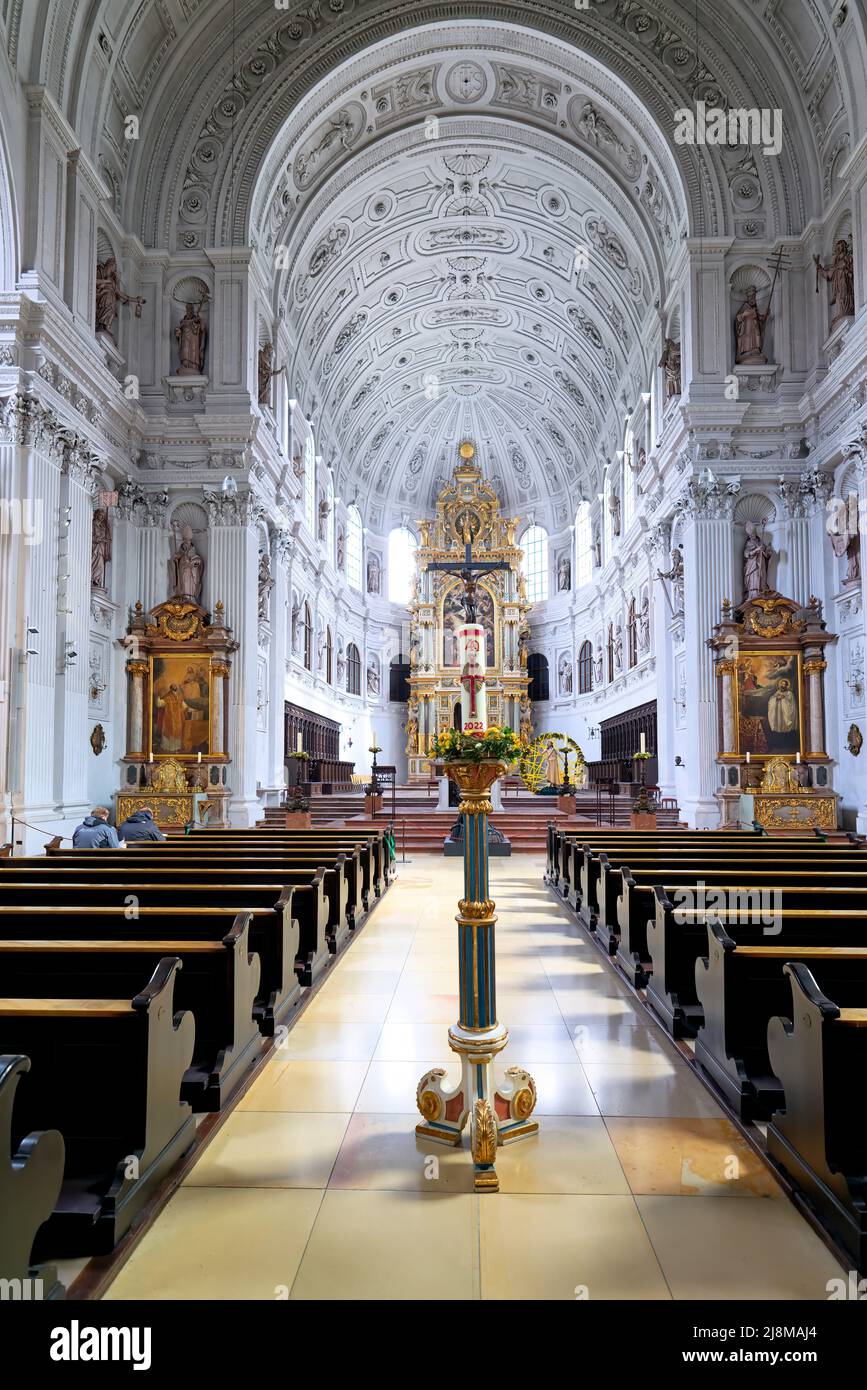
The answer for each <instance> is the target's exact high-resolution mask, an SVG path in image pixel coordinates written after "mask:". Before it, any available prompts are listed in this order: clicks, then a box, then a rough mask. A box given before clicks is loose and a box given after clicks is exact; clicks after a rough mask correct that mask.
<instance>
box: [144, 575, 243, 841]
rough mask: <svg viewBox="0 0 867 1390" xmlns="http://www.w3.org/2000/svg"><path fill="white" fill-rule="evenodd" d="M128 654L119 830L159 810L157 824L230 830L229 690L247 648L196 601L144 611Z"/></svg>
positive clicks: (219, 615)
mask: <svg viewBox="0 0 867 1390" xmlns="http://www.w3.org/2000/svg"><path fill="white" fill-rule="evenodd" d="M120 645H121V646H123V647H124V648H125V650H126V652H127V662H126V672H127V682H128V685H127V724H126V730H127V732H126V753H125V755H124V757H123V759H122V763H123V765H124V772H123V774H122V775H123V781H124V785H123V786H122V787H121V788H120V790H119V791H118V793H117V797H116V817H117V822H118V824H120V822H121V821H122V820H123V819H124V818H125V817H126V816H128V815H130V814H131V813H132V812H133V811H136V810H139V809H141V808H142V807H144V806H150V808H151V809H152V811H153V813H154V819H155V820H156V822H157V824H158V825H160V826H162V827H163V828H164V829H168V828H176V829H177V828H180V827H181V826H183V825H186V824H188V823H190V822H191V821H202V822H204V821H206V822H207V823H208V824H209V825H214V826H222V825H228V805H229V797H230V794H231V788H230V787H229V786H228V784H227V782H228V766H229V764H230V763H231V757H230V754H229V727H228V712H229V701H228V684H229V674H230V671H231V660H230V657H231V655H232V653H233V652H235V651H237V648H238V643H237V642H235V641H234V640H233V638H232V633H231V629H230V628H228V627H226V625H225V622H224V620H223V605H222V603H217V604H216V605H215V611H214V613H213V615H211V614H209V613H207V612H206V611H205V609H204V608H202V607H201V606H200V605H199V604H198V603H196V602H194V601H193V600H192V599H190V598H184V597H176V598H171V599H169V600H168V602H166V603H160V604H158V605H157V606H156V608H154V609H153V610H152V611H151V612H150V613H146V612H145V611H144V609H143V608H142V605H141V604H140V603H137V604H136V606H135V609H134V610H133V613H132V619H131V622H130V624H129V628H128V630H127V634H126V636H124V637H122V638H121V639H120Z"/></svg>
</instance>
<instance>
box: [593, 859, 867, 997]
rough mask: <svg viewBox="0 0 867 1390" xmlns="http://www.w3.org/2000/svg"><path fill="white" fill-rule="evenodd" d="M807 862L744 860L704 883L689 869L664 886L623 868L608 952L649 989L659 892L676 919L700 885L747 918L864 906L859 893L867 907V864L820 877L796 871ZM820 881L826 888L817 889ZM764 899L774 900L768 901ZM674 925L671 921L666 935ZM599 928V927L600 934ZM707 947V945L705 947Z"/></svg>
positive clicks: (712, 872)
mask: <svg viewBox="0 0 867 1390" xmlns="http://www.w3.org/2000/svg"><path fill="white" fill-rule="evenodd" d="M802 863H803V860H801V859H799V858H798V857H796V858H795V859H784V858H780V857H779V856H777V855H771V856H769V858H768V861H767V867H766V865H765V863H764V862H763V863H762V865H761V867H760V868H754V867H753V863H752V862H749V863H748V862H747V861H741V862H739V863H735V864H732V865H730V866H724V867H720V868H713V869H705V870H703V872H702V874H701V878H700V880H698V881H697V880H696V877H695V875H694V873H692V872H691V871H689V872H687V871H686V870H679V871H675V872H673V873H672V872H669V873H666V875H665V882H664V883H662V884H660V882H659V872H658V870H656V869H653V870H647V869H635V870H633V869H632V868H630V867H628V866H626V865H624V866H623V868H622V870H621V871H620V883H621V885H622V887H621V893H620V896H619V898H618V899H617V907H616V912H617V926H616V928H615V929H613V930H612V929H606V930H607V936H608V949H609V952H611V953H612V954H613V955H614V959H615V961H616V962H617V964H618V966H619V967H620V969H621V970H622V971H623V972H624V974H625V975H626V977H627V978H628V979H629V981H630V983H631V984H633V985H635V986H636V988H638V989H641V988H643V987H644V986H645V985H646V984H647V980H648V976H649V975H650V973H651V971H652V969H653V962H652V961H651V959H650V948H649V945H648V939H647V928H648V922H649V920H650V919H651V917H653V916H655V906H656V895H655V889H656V888H657V887H661V888H662V891H663V892H664V894H665V896H666V898H667V899H668V900H669V901H671V903H672V904H673V912H674V914H675V915H677V914H678V913H679V909H680V907H681V906H683V904H684V903H687V904H690V905H691V906H693V907H694V906H696V905H697V903H696V889H697V888H698V886H699V883H700V884H701V886H702V890H703V891H705V895H706V897H707V898H708V899H712V898H713V896H714V894H719V893H722V894H724V895H725V901H726V902H727V903H728V904H729V905H732V906H737V905H739V904H740V905H741V906H742V907H743V911H744V913H745V914H751V915H753V916H755V915H757V914H758V912H759V911H760V910H764V909H765V908H766V907H770V908H771V910H773V905H774V903H775V902H778V904H779V906H781V907H786V906H788V907H809V906H810V905H811V903H812V904H815V905H817V906H819V907H823V906H828V907H834V906H852V907H857V906H858V905H859V894H860V895H861V899H862V901H864V902H867V863H865V864H864V867H863V869H861V870H858V871H856V870H855V869H853V868H849V869H845V870H839V871H837V870H834V869H829V870H826V869H825V868H824V866H823V867H822V871H821V873H820V872H819V871H817V869H816V868H802V867H797V866H798V865H800V864H802ZM820 879H821V883H822V887H821V888H820V887H818V886H817V885H818V882H819V880H820ZM817 893H825V895H826V897H827V899H828V901H827V902H822V901H820V900H819V899H818V898H817V897H816V894H817ZM762 894H769V895H770V898H769V899H768V900H767V902H766V901H765V900H763V898H762ZM670 924H671V919H670V917H667V918H666V923H665V926H666V931H667V930H668V928H669V926H670ZM598 930H599V928H598V927H597V931H598ZM701 945H702V947H703V946H704V941H702V942H701Z"/></svg>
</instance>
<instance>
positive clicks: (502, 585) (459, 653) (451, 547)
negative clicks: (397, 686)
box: [406, 440, 532, 782]
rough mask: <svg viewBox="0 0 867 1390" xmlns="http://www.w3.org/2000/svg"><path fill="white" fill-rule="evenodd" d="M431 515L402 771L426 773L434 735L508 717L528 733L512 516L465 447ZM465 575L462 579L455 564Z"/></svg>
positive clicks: (415, 618)
mask: <svg viewBox="0 0 867 1390" xmlns="http://www.w3.org/2000/svg"><path fill="white" fill-rule="evenodd" d="M458 456H459V458H458V464H457V467H456V468H455V471H454V475H453V477H452V480H451V482H450V483H449V485H448V486H447V487H445V488H443V490H442V492H441V493H440V494H439V497H438V498H437V509H436V519H435V520H434V521H429V520H421V521H418V522H417V523H416V524H417V526H418V530H419V538H420V544H419V548H418V551H417V553H416V565H417V574H416V578H415V584H414V590H413V599H412V602H411V604H410V673H409V685H410V697H409V704H408V716H407V723H406V729H407V745H406V752H407V756H408V760H409V779H410V781H411V782H413V781H423V780H425V781H426V780H427V779H428V778H429V776H430V770H429V755H430V752H431V750H432V747H433V743H434V740H435V739H436V737H437V735H438V734H440V733H442V732H444V730H446V729H448V728H462V729H466V730H479V731H481V730H484V729H485V728H486V727H488V726H489V725H491V724H508V725H509V727H510V728H513V729H515V730H516V731H521V732H523V733H525V734H529V733H530V732H531V728H532V726H531V722H530V699H529V694H528V690H529V684H530V680H529V675H528V672H527V637H528V636H529V626H528V623H527V614H528V613H529V611H530V607H531V605H530V604H529V602H528V601H527V597H526V589H525V584H524V579H523V575H522V573H521V561H522V559H523V551H522V550H521V549H520V547H519V546H518V545H517V544H516V543H515V530H516V528H517V526H518V523H519V520H520V518H518V517H515V518H507V517H504V516H502V515H501V512H500V502H499V498H498V497H497V494H496V492H495V491H494V489H493V488H492V487H491V486H490V485H489V484H488V483H486V482H485V481H484V479H483V477H482V471H481V468H480V467H479V465H478V463H477V462H476V449H475V445H474V444H473V443H472V442H471V441H469V440H464V442H463V443H462V444H461V445H460V446H459V448H458ZM463 571H467V572H468V573H469V574H470V581H469V584H468V585H465V581H464V578H462V572H463Z"/></svg>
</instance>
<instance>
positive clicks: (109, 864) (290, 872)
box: [0, 850, 348, 985]
mask: <svg viewBox="0 0 867 1390" xmlns="http://www.w3.org/2000/svg"><path fill="white" fill-rule="evenodd" d="M93 855H96V856H102V858H97V859H94V858H93V857H92V856H93ZM79 856H82V857H79ZM18 862H19V863H22V862H23V861H18ZM31 863H32V864H34V866H35V865H36V864H42V865H44V866H45V865H50V866H51V867H52V868H53V866H54V865H56V864H60V865H62V871H63V877H64V879H67V878H68V879H69V881H75V875H76V874H77V873H78V872H81V873H82V874H83V877H84V879H85V881H87V882H89V881H91V876H96V875H97V874H98V875H99V876H100V877H101V878H104V879H106V880H107V881H110V880H109V875H115V876H116V877H117V878H119V879H120V881H122V882H124V883H125V882H127V881H130V880H131V879H132V878H135V879H136V881H137V882H153V883H156V882H158V881H159V880H158V878H157V875H158V874H159V875H160V876H164V881H166V882H168V881H172V882H174V881H176V880H178V876H180V879H181V880H189V881H190V882H191V883H192V884H195V883H198V882H201V883H202V884H204V883H209V884H217V885H219V886H220V887H222V886H223V885H225V884H226V882H227V880H228V879H229V878H231V880H232V881H233V882H234V881H235V878H236V875H237V874H244V873H246V872H250V871H251V870H252V873H253V877H254V878H255V879H256V880H257V881H262V880H265V881H266V882H267V883H268V884H271V883H273V884H274V885H276V886H277V889H278V891H280V889H281V885H282V888H284V889H285V888H287V887H291V889H292V900H291V904H292V905H291V913H292V917H293V918H295V919H297V921H298V926H299V944H298V946H297V954H296V957H295V961H296V970H297V974H298V979H299V982H300V984H302V985H310V984H312V983H313V982H314V980H316V979H317V978H318V977H319V976H320V975H321V974H322V972H323V970H325V969H326V968H327V966H328V964H329V961H330V954H331V949H330V945H329V940H328V937H329V932H331V934H332V936H333V939H334V941H335V943H337V942H338V941H339V942H341V943H342V941H343V939H344V934H345V931H346V930H347V922H346V903H347V899H348V886H347V882H346V880H345V879H344V880H343V882H342V884H341V882H340V879H339V874H340V870H339V868H337V867H335V869H334V870H330V871H329V870H328V869H325V868H323V867H322V866H320V867H319V868H318V869H316V870H315V871H313V870H311V869H309V868H307V869H297V870H296V869H287V868H286V867H285V865H284V864H283V863H282V862H281V861H280V860H279V858H277V860H276V861H275V862H274V863H273V864H272V863H270V862H263V861H261V860H259V859H256V860H250V859H247V858H244V857H242V858H240V859H238V860H235V859H227V858H226V856H225V855H217V856H211V855H206V856H203V857H201V858H200V857H199V856H193V855H191V854H189V853H188V852H187V853H184V854H183V855H166V856H162V855H159V856H156V855H155V856H149V855H146V854H136V855H128V854H127V852H126V851H125V850H73V851H72V853H71V855H69V856H57V857H54V856H52V857H51V858H50V859H49V860H47V861H46V860H44V859H43V860H34V861H28V868H27V877H28V879H29V878H31V871H30V867H29V866H30V864H31ZM15 872H17V871H16V870H4V871H3V872H2V873H0V901H2V892H3V885H4V883H6V882H7V875H9V877H10V878H11V877H12V876H14V874H15ZM329 874H330V875H331V879H330V880H329V877H328V876H329ZM70 875H71V876H72V877H71V878H70ZM244 881H245V880H244V879H241V880H239V882H240V883H241V884H243V883H244ZM327 881H328V882H329V886H330V889H331V892H330V896H329V897H326V882H327ZM330 902H336V906H335V907H334V918H333V926H332V919H331V917H330V915H329V914H330V907H329V903H330ZM242 905H243V904H242ZM272 906H273V907H274V908H275V909H276V903H275V904H272ZM340 913H342V914H343V916H342V917H341V916H340V915H339V914H340ZM284 978H285V975H284Z"/></svg>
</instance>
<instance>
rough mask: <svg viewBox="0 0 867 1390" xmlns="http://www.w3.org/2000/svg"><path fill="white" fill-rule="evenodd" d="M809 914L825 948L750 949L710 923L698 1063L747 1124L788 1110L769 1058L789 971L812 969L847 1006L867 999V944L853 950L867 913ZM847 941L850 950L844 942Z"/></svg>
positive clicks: (865, 930)
mask: <svg viewBox="0 0 867 1390" xmlns="http://www.w3.org/2000/svg"><path fill="white" fill-rule="evenodd" d="M809 916H810V918H811V919H812V920H811V927H812V931H811V935H812V939H813V941H814V942H816V943H819V942H821V944H816V945H806V944H799V943H798V942H797V941H793V940H790V939H787V940H786V942H785V944H782V945H776V944H775V945H773V946H772V945H769V944H767V943H766V942H763V943H762V944H758V943H756V942H752V943H745V942H743V941H735V940H734V939H733V938H732V937H731V936H730V935H729V934H728V931H727V930H726V928H725V927H723V926H720V925H717V924H715V923H713V924H711V923H708V927H707V940H708V944H707V950H708V955H707V956H706V957H702V958H700V959H699V961H698V962H697V964H696V970H695V975H696V991H697V993H698V997H699V1000H700V1002H701V1004H702V1008H703V1011H704V1023H703V1025H702V1027H701V1028H700V1029H699V1031H698V1033H697V1034H696V1040H695V1060H696V1062H697V1063H698V1064H699V1065H700V1066H701V1067H702V1068H703V1069H704V1070H705V1071H706V1072H707V1074H708V1076H710V1077H711V1078H712V1079H713V1080H714V1082H715V1083H716V1085H717V1086H719V1088H720V1090H721V1091H722V1093H723V1095H724V1096H725V1097H726V1099H727V1101H728V1103H729V1104H730V1105H731V1106H732V1108H733V1109H734V1110H736V1111H737V1112H738V1113H739V1114H740V1116H741V1117H742V1118H743V1119H747V1120H750V1119H764V1118H766V1117H767V1116H768V1115H770V1114H772V1113H773V1111H774V1110H778V1109H779V1108H780V1106H781V1105H782V1104H783V1087H782V1084H781V1082H780V1080H779V1078H778V1077H776V1076H775V1075H774V1073H773V1070H772V1067H771V1063H770V1059H769V1057H768V1024H769V1022H770V1020H771V1019H772V1018H773V1017H774V1016H775V1015H777V1014H779V1013H781V1012H785V1009H786V1007H787V1005H788V1000H789V996H790V993H791V991H790V987H789V982H788V979H787V978H786V976H785V975H784V973H783V966H784V965H787V964H789V963H790V962H801V963H802V964H804V965H807V966H809V968H810V970H811V972H812V974H813V975H814V976H815V978H816V980H817V981H818V984H819V987H820V988H821V989H822V990H823V991H830V992H831V994H832V995H833V997H834V998H838V997H839V998H840V1000H841V1003H844V1004H846V1003H851V1002H854V1001H855V1000H858V1001H860V1000H863V999H867V944H861V945H855V944H852V943H854V942H855V941H856V940H860V941H861V942H862V943H867V911H862V913H861V914H860V915H859V914H858V913H857V912H853V913H852V915H851V916H850V917H849V918H841V917H839V916H838V917H835V918H834V919H830V918H829V917H828V916H822V917H819V916H818V915H817V914H816V913H815V912H813V913H810V914H809ZM841 936H842V937H845V938H846V944H840V943H839V938H840V937H841ZM832 942H833V943H835V944H831V943H832ZM853 1099H854V1092H853Z"/></svg>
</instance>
